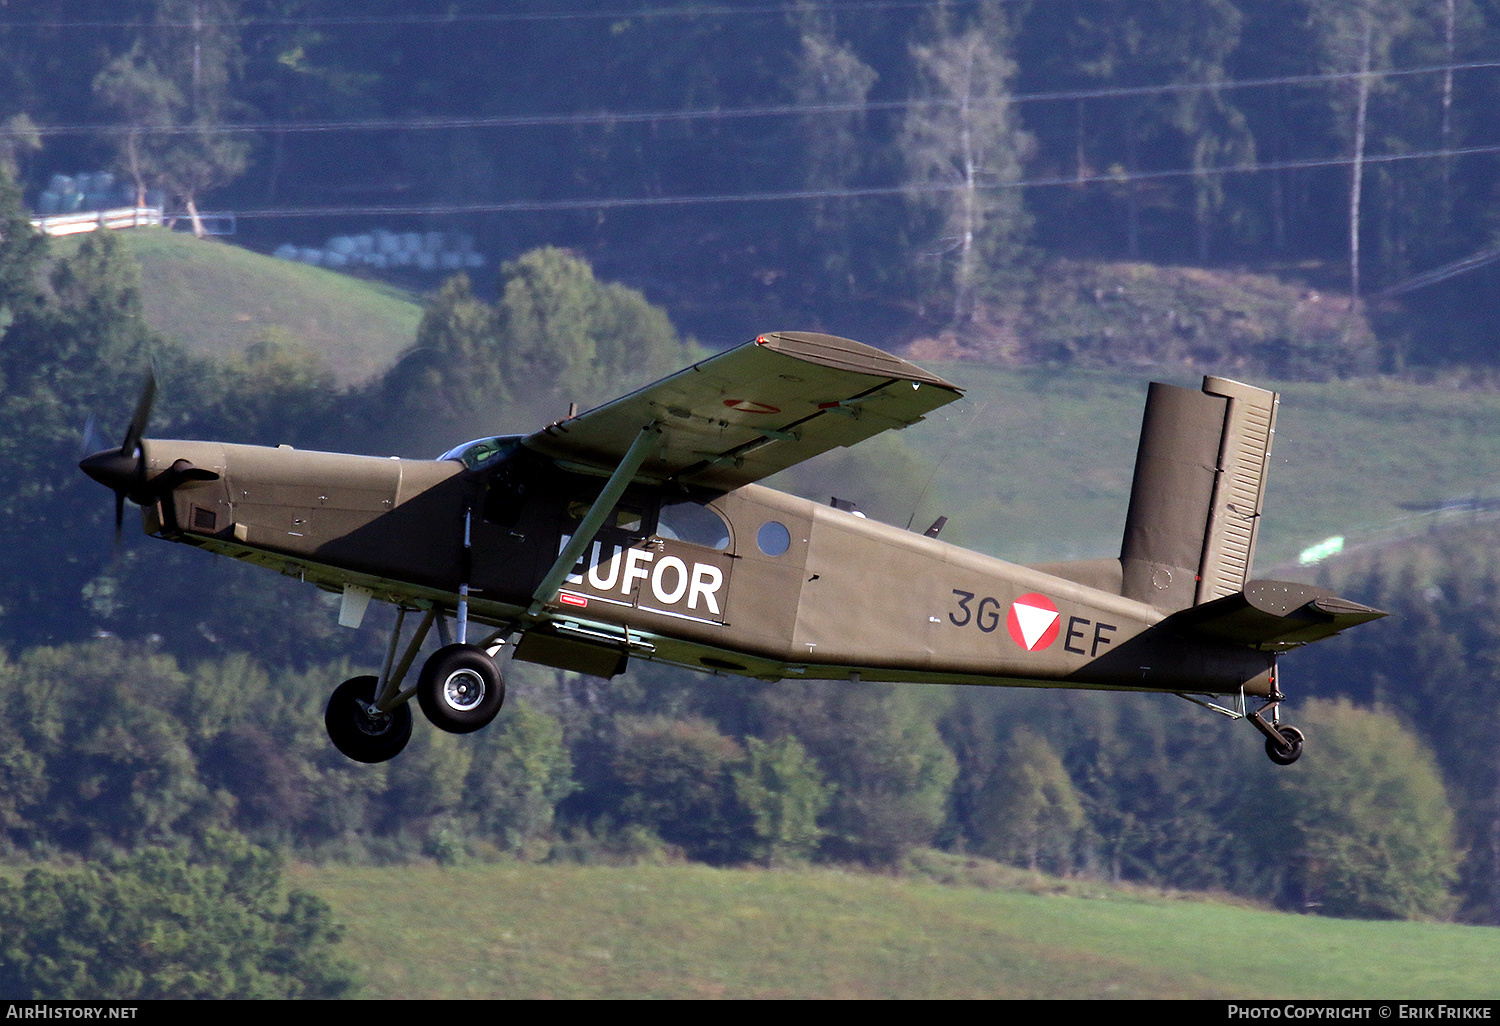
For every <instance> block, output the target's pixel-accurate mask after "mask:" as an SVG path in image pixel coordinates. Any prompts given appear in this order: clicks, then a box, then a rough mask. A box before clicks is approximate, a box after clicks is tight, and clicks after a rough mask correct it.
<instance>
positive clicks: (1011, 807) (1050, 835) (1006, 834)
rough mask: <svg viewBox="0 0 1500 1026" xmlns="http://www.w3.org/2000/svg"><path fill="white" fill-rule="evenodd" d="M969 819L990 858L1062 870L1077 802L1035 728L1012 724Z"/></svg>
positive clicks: (1078, 821)
mask: <svg viewBox="0 0 1500 1026" xmlns="http://www.w3.org/2000/svg"><path fill="white" fill-rule="evenodd" d="M974 818H975V822H973V823H972V824H971V829H972V830H973V831H974V834H975V839H976V842H977V849H978V850H979V851H980V852H982V853H983V854H985V855H988V856H990V857H991V858H995V859H1000V860H1002V861H1005V862H1012V863H1015V864H1017V865H1024V866H1026V867H1027V868H1028V869H1047V870H1048V871H1050V872H1053V873H1068V872H1070V871H1071V870H1072V869H1073V867H1074V852H1073V848H1074V842H1075V839H1076V838H1077V836H1078V833H1079V831H1080V830H1082V829H1083V826H1084V814H1083V803H1082V802H1081V801H1080V799H1079V795H1078V792H1077V790H1076V789H1075V788H1074V787H1073V781H1072V778H1071V777H1069V776H1068V771H1067V769H1066V767H1064V766H1063V763H1062V760H1061V759H1060V758H1058V755H1057V753H1056V752H1055V751H1053V749H1052V746H1051V745H1049V744H1048V743H1047V740H1046V739H1045V738H1043V737H1042V736H1041V735H1040V734H1037V733H1035V732H1034V731H1032V730H1029V729H1027V728H1025V727H1020V728H1017V729H1016V731H1015V732H1014V733H1013V734H1012V735H1011V737H1010V741H1009V743H1008V744H1007V745H1006V746H1005V749H1004V756H1003V758H1002V760H1001V762H1000V763H999V764H998V765H997V766H995V768H994V769H993V771H992V772H991V773H990V778H989V780H988V781H987V782H986V784H985V786H984V789H983V790H982V791H981V792H980V794H979V798H978V801H977V803H976V808H975V810H974Z"/></svg>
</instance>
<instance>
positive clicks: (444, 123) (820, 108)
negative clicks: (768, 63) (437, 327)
mask: <svg viewBox="0 0 1500 1026" xmlns="http://www.w3.org/2000/svg"><path fill="white" fill-rule="evenodd" d="M1494 68H1500V61H1469V62H1466V63H1463V64H1433V65H1425V66H1423V67H1418V68H1398V69H1393V70H1390V71H1333V72H1322V73H1318V74H1309V75H1282V76H1278V77H1275V78H1252V79H1226V80H1223V81H1211V82H1168V83H1164V84H1158V85H1144V86H1107V87H1099V88H1095V89H1065V90H1055V91H1047V92H1036V93H1016V94H1014V95H1012V96H1008V97H1002V98H998V99H996V100H994V101H991V102H993V103H997V104H1005V103H1015V104H1021V103H1041V102H1047V101H1061V100H1088V99H1120V98H1125V97H1131V96H1152V95H1160V94H1164V93H1188V92H1212V91H1215V90H1221V89H1222V90H1230V89H1260V88H1266V87H1270V86H1280V85H1316V84H1319V83H1326V82H1340V81H1353V80H1356V79H1361V78H1371V79H1381V78H1400V77H1410V76H1414V75H1431V74H1437V73H1440V72H1448V71H1477V70H1485V69H1494ZM960 102H961V101H958V100H929V99H908V100H876V101H872V102H859V103H855V102H847V103H818V104H795V103H781V104H759V105H754V106H748V107H729V108H723V107H706V108H689V109H686V110H682V109H679V110H655V111H594V112H576V113H571V114H494V115H475V116H472V117H470V116H458V117H438V118H364V119H360V120H351V121H302V122H297V121H293V122H276V121H264V122H242V123H235V124H218V125H166V126H141V125H132V124H88V125H80V124H75V125H36V126H30V127H27V128H20V129H13V128H6V127H0V138H4V137H6V136H14V135H33V136H35V135H42V136H46V135H81V134H100V135H105V134H123V133H126V132H132V131H142V132H148V133H151V134H155V135H198V134H206V135H245V134H253V133H259V132H290V133H317V132H357V131H367V132H382V131H444V130H458V129H472V128H545V127H568V126H575V125H620V124H641V123H648V122H661V121H701V120H728V119H734V118H764V117H806V116H809V115H816V114H854V113H872V112H885V111H903V110H911V109H920V108H922V107H931V108H942V107H956V106H959V104H960ZM970 102H971V103H972V102H973V101H970Z"/></svg>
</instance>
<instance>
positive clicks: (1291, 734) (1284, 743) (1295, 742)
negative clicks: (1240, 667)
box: [1177, 664, 1305, 766]
mask: <svg viewBox="0 0 1500 1026" xmlns="http://www.w3.org/2000/svg"><path fill="white" fill-rule="evenodd" d="M1270 684H1271V688H1270V693H1269V694H1267V695H1266V704H1265V705H1263V706H1261V707H1260V708H1259V709H1257V710H1256V711H1255V712H1251V713H1247V712H1246V711H1245V690H1244V688H1241V689H1240V692H1239V695H1238V698H1237V701H1236V702H1235V708H1233V709H1226V708H1224V707H1223V706H1222V705H1216V704H1215V703H1213V702H1207V701H1204V700H1203V699H1201V698H1197V697H1195V696H1193V695H1189V694H1184V693H1182V692H1177V697H1178V698H1185V699H1187V700H1188V701H1189V702H1192V703H1193V704H1194V705H1201V706H1203V708H1205V709H1208V710H1210V711H1212V712H1216V713H1218V714H1220V715H1221V716H1228V717H1229V718H1230V719H1231V720H1249V721H1250V722H1251V723H1252V724H1253V725H1254V726H1255V729H1256V730H1258V731H1260V732H1261V733H1262V734H1264V735H1265V736H1266V755H1267V756H1269V757H1270V759H1271V761H1272V762H1274V763H1276V764H1277V765H1278V766H1290V765H1291V764H1292V763H1294V762H1296V761H1297V760H1298V759H1299V758H1301V757H1302V742H1303V741H1304V740H1305V739H1304V738H1303V736H1302V731H1300V730H1298V729H1297V728H1296V727H1293V726H1289V725H1287V724H1285V723H1282V722H1281V703H1282V702H1284V701H1285V700H1286V696H1285V695H1283V694H1282V693H1281V686H1280V684H1279V683H1278V678H1277V673H1276V667H1275V665H1274V664H1273V665H1272V667H1271V673H1270ZM1267 713H1269V714H1270V718H1269V719H1267Z"/></svg>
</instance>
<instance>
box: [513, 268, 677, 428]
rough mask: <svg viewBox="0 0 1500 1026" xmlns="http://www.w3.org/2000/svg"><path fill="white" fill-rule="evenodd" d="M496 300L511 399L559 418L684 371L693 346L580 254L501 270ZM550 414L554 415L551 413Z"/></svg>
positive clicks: (631, 291)
mask: <svg viewBox="0 0 1500 1026" xmlns="http://www.w3.org/2000/svg"><path fill="white" fill-rule="evenodd" d="M500 280H501V288H500V298H499V300H498V302H497V305H496V319H497V333H498V336H499V340H500V347H499V352H498V353H497V354H496V355H497V357H498V358H499V362H500V366H501V368H502V373H503V375H504V378H505V380H506V381H507V382H508V383H509V385H510V391H511V394H512V396H513V397H517V398H520V397H522V396H525V397H526V398H528V399H529V400H530V402H531V408H532V410H533V411H534V412H541V411H543V410H547V409H548V406H549V404H551V409H552V411H554V412H555V413H556V414H557V415H558V416H560V415H561V414H563V413H565V412H567V404H568V403H569V402H577V403H578V404H579V408H580V409H586V408H587V407H588V406H589V405H592V404H594V403H598V402H605V401H607V400H609V399H613V398H615V397H616V396H619V395H621V394H623V393H624V392H626V391H629V390H630V389H631V388H634V387H636V386H638V385H641V384H645V383H646V382H649V381H652V380H654V379H655V378H659V377H662V376H664V375H666V374H670V373H672V372H674V371H677V370H680V369H681V368H682V365H683V364H684V363H685V362H687V361H689V360H691V359H692V358H693V355H694V352H693V348H692V347H691V346H690V345H688V344H684V343H683V341H682V340H681V339H680V338H678V335H677V330H676V329H675V328H673V327H672V322H671V321H670V320H668V318H667V315H666V313H665V311H663V310H661V309H660V308H658V307H654V306H652V305H651V304H650V303H648V302H647V301H646V297H645V296H643V295H642V294H641V293H640V292H637V291H636V290H634V289H629V288H626V287H625V286H623V285H618V284H604V283H601V282H599V281H598V280H597V279H596V278H595V277H594V271H593V269H592V268H591V267H590V266H589V265H588V264H587V263H586V262H585V261H583V260H581V259H579V258H578V257H576V256H574V255H572V254H570V253H568V252H566V251H564V250H561V249H557V248H554V247H550V246H549V247H544V248H542V249H535V250H532V251H531V252H529V253H525V254H523V255H522V256H520V257H519V258H517V259H516V260H513V261H511V262H509V263H507V264H505V265H504V266H503V267H502V268H501V270H500ZM552 419H556V416H554V417H553V418H552Z"/></svg>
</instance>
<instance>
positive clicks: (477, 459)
mask: <svg viewBox="0 0 1500 1026" xmlns="http://www.w3.org/2000/svg"><path fill="white" fill-rule="evenodd" d="M524 437H525V436H524V435H495V436H494V437H492V438H477V439H475V440H474V441H472V442H465V443H464V444H463V445H460V446H456V447H454V448H452V449H449V450H448V451H447V452H445V453H443V454H442V455H441V456H439V457H438V459H440V460H458V462H460V463H462V464H463V465H464V466H465V467H467V468H468V469H469V470H473V469H474V468H476V467H482V466H484V465H486V464H488V463H493V462H495V461H496V460H498V459H502V458H503V457H506V456H509V455H510V454H511V453H513V452H515V451H516V447H517V446H519V445H520V444H521V439H522V438H524Z"/></svg>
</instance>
